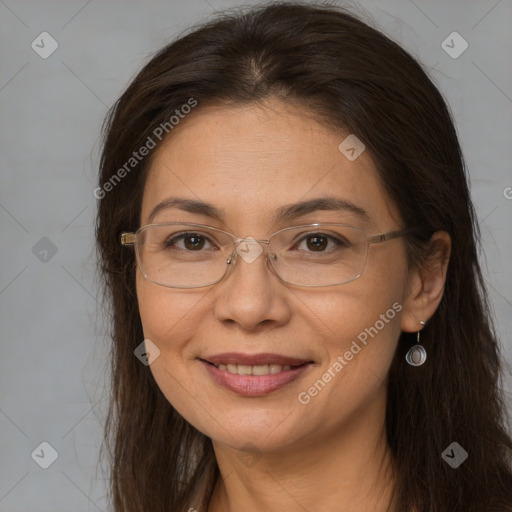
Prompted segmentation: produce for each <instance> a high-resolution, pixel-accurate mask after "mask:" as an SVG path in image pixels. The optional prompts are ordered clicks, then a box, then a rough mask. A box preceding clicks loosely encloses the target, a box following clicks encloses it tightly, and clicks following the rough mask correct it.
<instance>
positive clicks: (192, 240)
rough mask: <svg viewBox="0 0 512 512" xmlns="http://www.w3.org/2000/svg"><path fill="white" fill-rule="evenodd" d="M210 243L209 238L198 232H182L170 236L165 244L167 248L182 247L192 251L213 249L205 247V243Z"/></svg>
mask: <svg viewBox="0 0 512 512" xmlns="http://www.w3.org/2000/svg"><path fill="white" fill-rule="evenodd" d="M207 243H208V244H210V242H209V241H208V239H207V238H206V237H204V236H202V235H200V234H198V233H181V234H179V235H176V236H172V237H169V238H168V239H167V240H166V241H165V243H164V245H165V248H166V249H181V250H185V251H190V252H194V251H195V252H199V251H201V249H204V248H206V249H211V248H212V247H211V244H210V247H208V246H207V247H205V244H207Z"/></svg>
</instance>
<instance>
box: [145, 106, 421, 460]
mask: <svg viewBox="0 0 512 512" xmlns="http://www.w3.org/2000/svg"><path fill="white" fill-rule="evenodd" d="M174 130H175V131H173V132H172V133H171V136H170V137H169V138H168V140H167V142H166V144H165V145H163V146H161V147H160V148H158V150H156V153H155V154H154V158H153V161H152V163H151V168H150V172H149V175H148V179H147V182H146V185H145V189H144V197H143V204H142V211H141V225H144V224H147V223H148V222H149V215H150V212H151V211H152V210H153V209H154V208H155V206H156V205H158V204H159V203H160V202H162V201H164V200H166V199H169V198H177V197H178V198H181V199H190V200H193V201H201V202H204V203H208V204H209V205H212V206H213V207H214V208H215V209H216V210H218V212H219V213H220V218H218V219H217V218H213V217H211V216H209V215H208V214H207V212H202V213H196V212H192V211H185V210H184V209H181V208H180V207H179V206H174V207H170V208H167V209H160V211H159V212H158V213H157V214H156V216H155V217H154V218H153V219H152V220H151V222H152V223H162V222H193V223H200V224H207V225H210V226H213V227H216V228H219V229H223V230H225V231H229V232H231V233H234V234H236V235H237V236H239V237H240V238H246V237H252V238H254V239H268V238H269V236H270V235H271V234H273V233H274V232H276V231H278V230H280V229H282V228H285V227H288V226H293V225H300V224H311V223H317V222H318V223H322V222H338V223H345V224H350V225H353V226H359V227H362V228H364V229H365V230H366V232H367V233H368V234H369V235H373V234H380V233H384V232H387V231H391V230H395V229H399V228H401V227H403V226H401V225H400V222H399V216H398V213H397V211H396V208H395V207H394V206H393V205H392V204H391V202H390V201H389V200H387V198H386V195H385V194H384V191H383V189H382V187H381V185H380V184H379V182H378V180H377V176H376V172H375V170H374V167H373V165H372V162H371V160H370V158H369V157H368V154H367V152H364V151H363V153H362V154H361V155H360V156H359V157H357V158H356V159H355V160H353V161H351V160H349V159H348V158H347V157H346V156H345V155H346V154H349V155H350V153H351V152H350V151H349V153H345V154H343V153H342V152H341V151H340V149H339V148H338V146H339V145H340V143H341V142H342V141H343V140H344V139H345V137H346V136H347V135H348V134H347V133H345V134H341V133H339V132H336V131H334V130H331V129H329V128H326V127H324V126H321V125H320V124H317V123H316V122H315V121H313V120H312V118H311V116H310V115H308V114H307V113H306V112H303V111H302V110H300V109H292V107H290V106H286V105H284V104H282V103H280V102H278V101H277V100H276V101H272V102H269V103H268V104H267V105H266V106H265V107H262V106H256V105H253V106H243V107H237V108H231V109H228V108H220V107H219V108H215V109H214V108H204V109H203V110H201V111H199V110H198V111H197V112H195V113H194V115H191V116H190V117H189V118H188V119H185V120H183V121H182V122H181V124H180V125H179V126H178V127H176V128H175V129H174ZM349 140H350V139H349ZM356 149H357V148H356ZM324 197H330V198H338V199H342V200H345V201H350V202H351V203H353V204H355V205H357V206H358V207H359V208H361V209H364V210H365V211H366V212H367V215H368V220H365V219H364V218H362V217H361V216H359V215H358V214H357V213H355V212H354V211H350V210H348V209H335V210H327V209H321V208H318V209H315V210H313V211H308V212H304V213H303V214H301V215H300V216H297V217H295V218H293V219H287V220H281V221H278V222H277V223H276V221H274V220H273V217H274V215H275V214H276V212H277V211H278V210H279V209H281V208H283V207H285V206H291V205H295V204H297V203H301V202H305V201H309V200H311V199H318V198H324ZM303 247H304V250H308V249H307V247H306V246H303ZM265 250H266V249H264V252H263V253H262V254H261V255H260V256H259V257H257V258H256V259H255V260H254V261H252V262H248V261H246V260H244V259H243V258H242V257H240V256H238V257H237V261H236V265H235V268H234V269H232V270H231V271H230V273H229V274H228V275H227V276H226V277H225V278H224V279H223V280H221V281H220V282H218V283H217V284H214V285H211V286H207V287H203V288H196V289H176V288H167V287H163V286H159V285H157V284H154V283H152V282H150V281H148V280H147V279H145V278H144V276H143V275H142V274H141V272H140V270H139V269H137V295H138V300H139V307H140V315H141V319H142V324H143V328H144V337H145V338H146V339H149V340H151V341H152V342H153V343H154V344H155V345H157V346H158V348H159V350H160V355H159V357H157V358H156V359H155V360H154V362H152V364H151V366H150V369H151V371H152V373H153V375H154V378H155V380H156V382H157V384H158V386H159V387H160V389H161V390H162V392H163V393H164V395H165V396H166V398H167V399H168V400H169V402H170V403H171V404H172V405H173V406H174V408H175V409H176V410H177V411H178V412H179V413H180V414H181V415H182V416H183V417H184V418H185V419H186V420H187V421H188V422H190V423H191V424H192V425H193V426H195V427H196V428H197V429H198V430H200V431H202V432H203V433H204V434H206V435H207V436H209V437H211V438H212V439H213V440H214V442H216V443H221V444H225V445H228V446H231V447H233V448H242V447H244V446H245V445H246V444H247V443H248V442H250V443H251V444H253V445H255V446H256V447H258V448H259V449H260V450H262V451H269V452H270V451H276V450H277V449H278V448H279V449H283V448H286V447H293V446H300V444H299V441H300V440H301V439H303V438H305V437H306V436H308V438H309V440H310V441H314V440H319V439H324V438H326V436H328V435H329V434H330V433H333V432H335V431H336V432H339V431H340V429H343V428H344V427H346V428H349V425H350V424H352V425H353V424H354V423H353V422H354V421H358V420H359V421H362V419H363V418H366V419H365V421H366V423H368V421H370V422H371V420H372V418H373V419H376V418H379V421H381V419H382V417H383V411H384V407H385V398H386V385H385V380H386V375H387V372H388V368H389V366H390V362H391V360H392V357H393V353H394V351H395V348H396V344H397V340H398V336H399V334H400V331H401V327H403V325H401V322H404V313H406V308H405V307H404V308H403V306H404V301H406V297H407V276H408V274H407V262H406V254H405V246H404V241H403V238H397V239H394V240H390V241H387V242H385V243H382V244H373V245H371V246H370V248H369V249H368V259H367V263H366V268H365V270H364V273H363V274H362V275H361V277H359V278H358V279H355V280H354V281H352V282H349V283H346V284H343V285H336V286H330V287H316V288H315V287H313V288H305V287H298V286H294V285H290V284H286V283H284V282H282V281H280V280H279V279H278V278H277V277H276V275H274V274H273V273H272V272H270V271H269V270H268V267H267V265H266V262H265V256H266V253H265ZM418 326H419V325H418ZM404 330H407V329H404ZM409 330H410V329H409ZM141 341H142V340H141ZM228 353H229V354H234V355H232V356H231V357H232V359H230V358H229V357H228V356H226V355H222V354H228ZM261 354H263V356H262V359H259V360H256V359H254V360H253V361H254V362H255V363H258V365H257V366H259V367H260V368H256V369H254V368H250V370H249V371H250V372H251V373H252V372H254V373H268V372H276V373H272V374H271V376H268V375H267V376H256V375H245V376H238V377H236V376H234V375H233V373H232V372H235V373H242V374H244V373H247V368H239V367H238V366H231V367H230V368H231V372H229V373H230V375H226V372H228V370H224V369H221V368H223V367H221V368H219V369H217V368H214V367H213V366H212V365H211V364H209V363H208V362H207V361H212V360H214V359H215V361H214V362H217V363H220V362H221V361H220V360H222V359H223V358H224V359H225V361H224V362H225V363H231V364H235V363H236V361H237V360H240V361H241V362H244V360H243V356H244V355H245V356H255V355H261ZM217 355H221V357H220V360H218V359H216V358H215V356H217ZM228 359H229V360H228ZM291 359H294V360H299V361H290V362H292V363H293V362H294V363H296V364H298V363H300V362H301V361H302V362H306V363H307V364H304V365H303V366H302V367H301V368H299V369H293V368H291V369H289V370H288V369H286V367H283V364H286V362H287V361H289V360H291ZM245 362H246V363H247V362H250V360H248V359H246V360H245ZM279 362H281V363H282V364H281V366H278V365H277V364H278V363H279ZM266 363H268V364H270V365H272V364H273V366H269V367H268V368H266V367H265V364H266ZM246 366H247V365H246ZM290 366H291V365H290ZM292 376H293V377H292ZM219 379H220V380H219ZM220 381H222V382H224V383H225V385H224V384H222V383H219V382H220ZM255 382H257V384H254V383H255ZM277 384H279V385H277Z"/></svg>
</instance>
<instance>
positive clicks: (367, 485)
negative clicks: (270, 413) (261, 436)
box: [208, 401, 394, 512]
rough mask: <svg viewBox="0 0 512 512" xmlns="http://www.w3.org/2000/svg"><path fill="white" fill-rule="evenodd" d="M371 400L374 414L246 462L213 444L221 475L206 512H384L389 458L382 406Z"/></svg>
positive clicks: (388, 487) (388, 497) (389, 484)
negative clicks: (328, 511)
mask: <svg viewBox="0 0 512 512" xmlns="http://www.w3.org/2000/svg"><path fill="white" fill-rule="evenodd" d="M376 402H377V403H376V409H377V410H373V411H365V414H362V415H359V416H358V417H356V418H353V419H351V420H350V421H349V422H348V423H346V424H345V425H344V426H343V427H341V428H340V427H339V426H338V427H337V428H336V429H333V430H332V431H329V432H327V433H326V431H322V433H321V435H318V436H317V435H315V433H312V434H311V435H309V436H307V437H306V438H302V439H300V440H298V441H297V442H295V443H293V444H291V445H289V446H286V447H285V448H282V449H278V450H274V451H272V452H266V453H261V454H258V455H257V456H256V458H254V459H252V462H251V463H247V462H246V463H244V460H245V459H244V458H243V457H241V456H240V455H241V454H243V452H237V451H236V450H233V449H232V448H230V447H227V446H226V445H219V444H218V443H215V442H214V443H213V444H214V449H215V455H216V458H217V463H218V465H219V470H220V475H221V476H220V479H219V480H218V482H217V485H216V487H215V490H214V493H213V496H212V499H211V500H210V506H209V508H208V512H221V511H222V512H234V511H239V510H244V512H259V511H261V510H265V511H268V512H274V511H275V512H277V511H280V512H281V511H282V510H287V511H293V512H295V511H297V512H299V511H300V512H303V511H304V510H311V511H313V510H343V511H344V512H356V511H357V512H370V511H371V512H386V511H388V510H390V509H389V506H390V502H391V497H392V491H393V485H394V476H393V459H392V456H391V453H390V450H389V447H388V445H387V441H386V436H385V422H384V418H385V410H383V408H382V404H383V402H382V401H380V403H379V401H376ZM384 405H385V401H384ZM379 409H380V410H379ZM376 413H378V414H376ZM376 418H379V419H380V421H379V420H377V419H376ZM257 457H259V458H257ZM249 460H250V459H249Z"/></svg>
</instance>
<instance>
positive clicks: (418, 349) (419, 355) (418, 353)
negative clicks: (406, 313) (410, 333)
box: [405, 320, 427, 366]
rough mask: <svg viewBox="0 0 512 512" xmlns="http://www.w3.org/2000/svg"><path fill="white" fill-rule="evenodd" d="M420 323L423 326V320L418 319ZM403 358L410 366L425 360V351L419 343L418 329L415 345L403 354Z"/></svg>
mask: <svg viewBox="0 0 512 512" xmlns="http://www.w3.org/2000/svg"><path fill="white" fill-rule="evenodd" d="M420 324H421V325H423V326H424V325H425V322H423V321H421V320H420ZM405 360H406V361H407V362H408V363H409V364H410V365H411V366H421V365H422V364H423V363H424V362H425V361H426V360H427V351H426V350H425V347H424V346H423V345H420V331H418V333H417V335H416V345H414V346H412V347H411V348H410V349H409V350H408V352H407V354H405Z"/></svg>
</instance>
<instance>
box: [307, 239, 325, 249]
mask: <svg viewBox="0 0 512 512" xmlns="http://www.w3.org/2000/svg"><path fill="white" fill-rule="evenodd" d="M306 240H307V242H306V245H307V248H308V249H309V250H311V251H323V250H324V249H325V248H326V247H327V244H328V240H327V237H326V236H318V235H314V236H310V237H308V238H307V239H306Z"/></svg>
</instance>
